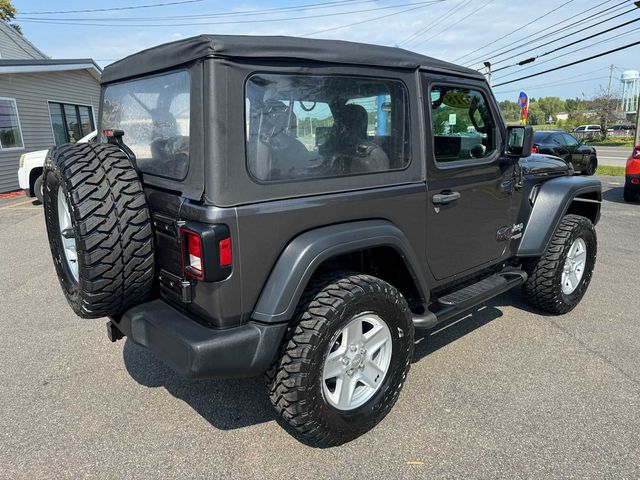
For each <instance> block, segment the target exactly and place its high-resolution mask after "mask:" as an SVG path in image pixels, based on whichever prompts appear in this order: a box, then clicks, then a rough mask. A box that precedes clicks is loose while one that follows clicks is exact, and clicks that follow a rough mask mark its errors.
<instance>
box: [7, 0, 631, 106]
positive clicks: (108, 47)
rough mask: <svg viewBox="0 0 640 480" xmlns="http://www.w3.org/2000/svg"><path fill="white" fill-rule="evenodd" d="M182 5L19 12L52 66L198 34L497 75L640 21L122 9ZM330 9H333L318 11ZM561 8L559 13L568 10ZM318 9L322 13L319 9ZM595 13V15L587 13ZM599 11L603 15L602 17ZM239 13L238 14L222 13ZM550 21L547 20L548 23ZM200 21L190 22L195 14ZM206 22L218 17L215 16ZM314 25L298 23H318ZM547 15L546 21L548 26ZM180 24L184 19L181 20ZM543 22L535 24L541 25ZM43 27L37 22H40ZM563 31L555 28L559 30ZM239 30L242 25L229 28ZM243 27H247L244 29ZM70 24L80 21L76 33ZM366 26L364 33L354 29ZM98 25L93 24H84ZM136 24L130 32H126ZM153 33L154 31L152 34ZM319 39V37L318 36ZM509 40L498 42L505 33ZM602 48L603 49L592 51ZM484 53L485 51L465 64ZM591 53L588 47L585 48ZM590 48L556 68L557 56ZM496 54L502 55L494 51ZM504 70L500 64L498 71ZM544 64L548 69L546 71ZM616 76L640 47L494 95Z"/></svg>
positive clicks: (361, 8)
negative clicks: (364, 51) (392, 54)
mask: <svg viewBox="0 0 640 480" xmlns="http://www.w3.org/2000/svg"><path fill="white" fill-rule="evenodd" d="M171 1H174V2H175V1H184V0H109V1H108V2H104V1H100V2H98V1H88V0H84V1H79V0H66V1H65V2H51V1H50V0H48V1H46V0H14V2H13V3H14V5H15V6H16V8H17V9H18V13H19V17H18V23H19V24H20V25H21V26H22V29H23V32H24V34H25V36H26V37H27V38H29V40H31V41H32V42H33V43H34V44H35V45H36V46H38V47H39V48H40V49H41V50H43V51H44V52H45V53H46V54H48V55H50V56H51V57H53V58H85V57H91V58H94V59H96V60H97V61H98V63H99V64H100V65H102V66H104V65H107V64H108V63H110V62H111V61H114V60H117V59H119V58H122V57H124V56H126V55H128V54H131V53H134V52H136V51H138V50H141V49H144V48H147V47H150V46H153V45H158V44H160V43H165V42H169V41H172V40H176V39H180V38H185V37H189V36H192V35H197V34H200V33H224V34H232V33H235V34H255V35H308V36H311V37H313V38H332V39H341V40H351V41H360V42H368V43H377V44H381V45H391V46H393V45H398V44H399V45H401V46H402V47H404V48H408V49H410V50H414V51H416V52H419V53H422V54H425V55H430V56H433V57H436V58H441V59H443V60H448V61H453V60H456V59H458V60H457V61H456V63H463V64H465V63H468V62H469V61H471V60H476V59H477V60H478V61H479V62H480V63H475V64H474V68H481V67H482V65H481V63H482V61H483V60H486V59H487V58H491V59H492V60H493V62H494V63H495V64H496V65H495V67H494V68H499V67H503V66H510V65H511V64H513V63H516V62H518V61H520V60H523V59H526V58H529V57H530V56H532V55H537V54H541V53H545V52H547V51H549V50H550V49H554V48H557V47H559V46H562V45H564V44H567V43H570V42H572V41H576V40H580V39H581V38H584V37H587V36H588V35H590V34H593V33H596V32H599V31H601V30H605V29H607V28H611V27H615V26H618V25H621V24H623V23H625V22H627V21H631V20H633V19H635V18H639V17H640V9H636V10H635V11H634V12H632V13H627V14H625V15H622V16H620V17H618V18H616V19H611V20H610V21H608V22H606V23H603V24H602V25H599V26H594V27H593V28H591V29H588V28H586V27H588V26H589V25H593V24H594V23H596V22H597V21H602V20H605V19H607V18H609V17H611V16H614V15H616V14H618V13H620V14H621V13H623V12H625V11H626V10H630V9H633V8H634V5H633V3H632V1H631V0H627V2H626V3H624V4H621V2H622V1H623V0H610V1H605V0H586V1H585V0H572V1H568V2H567V0H561V1H560V0H536V1H535V2H533V1H527V0H515V1H514V0H442V1H440V2H437V3H431V4H428V2H427V1H426V0H300V1H289V0H279V1H276V0H267V1H244V2H243V1H240V2H222V1H217V0H201V1H199V0H189V2H190V3H182V4H180V5H165V6H161V7H153V8H139V9H124V7H131V6H140V5H149V4H159V3H169V2H171ZM328 1H334V2H339V1H342V2H343V3H342V4H338V3H335V4H333V5H331V6H327V5H318V4H321V3H326V2H328ZM565 3H566V5H564V6H562V7H561V8H559V9H558V10H556V11H554V12H551V10H553V9H557V8H558V7H559V6H561V5H563V4H565ZM312 4H314V5H315V6H311V5H312ZM289 7H300V8H296V9H290V10H286V11H280V12H277V11H276V12H271V13H268V14H262V15H260V16H257V15H255V14H245V13H241V14H239V12H248V11H252V10H265V9H277V8H289ZM101 8H118V9H119V10H115V11H108V12H78V13H66V14H51V13H50V14H41V15H37V13H40V12H48V11H63V10H64V11H69V10H87V9H101ZM590 8H593V9H592V10H591V11H589V12H587V13H583V14H582V15H580V13H581V12H585V11H587V10H588V9H590ZM598 12H603V13H602V14H601V15H600V16H599V17H598V16H596V15H595V14H597V13H598ZM221 13H222V14H228V13H235V15H234V16H228V15H227V16H219V14H221ZM545 14H547V15H546V16H543V15H545ZM193 15H196V16H199V17H189V16H193ZM201 15H218V16H210V17H207V18H203V17H201ZM311 16H313V17H314V18H300V17H311ZM541 16H543V18H540V17H541ZM181 17H182V18H181ZM533 19H537V20H533ZM35 20H37V21H35ZM580 20H582V24H581V26H580V28H573V29H570V28H569V29H567V30H565V31H564V33H565V34H569V33H573V32H578V33H576V34H575V35H571V36H568V37H566V38H564V39H561V40H560V41H558V42H555V43H552V44H550V45H548V46H546V47H542V48H539V49H535V50H533V51H531V52H525V51H526V50H528V49H529V48H532V47H534V46H536V45H539V44H540V43H546V42H548V41H550V40H554V39H558V38H562V37H560V36H559V34H558V35H556V36H553V37H549V38H547V39H545V40H540V41H539V42H537V43H535V42H533V40H535V39H538V38H539V37H541V36H542V35H545V34H546V33H548V32H550V31H553V30H556V29H559V28H562V27H568V26H570V25H571V23H572V22H578V21H580ZM563 21H564V22H565V23H561V24H559V25H557V26H553V25H555V24H558V23H559V22H563ZM230 22H234V23H230ZM239 22H242V23H239ZM68 23H75V24H74V25H69V24H68ZM353 23H358V24H357V25H352V26H347V27H345V25H349V24H353ZM78 24H91V25H78ZM123 25H129V26H123ZM153 25H155V26H153ZM639 25H640V22H639V23H633V24H630V25H628V26H626V27H621V28H618V29H617V30H615V31H612V32H610V33H608V34H605V35H602V36H599V37H596V38H594V39H592V40H589V41H586V42H584V43H579V44H577V45H575V46H573V47H569V48H565V49H563V50H560V51H558V52H556V53H553V54H550V55H548V56H545V57H541V58H539V59H537V60H536V61H535V62H534V63H532V64H530V65H526V66H522V67H516V68H508V69H506V70H505V71H502V72H496V73H495V74H494V84H497V83H500V82H501V81H508V80H511V79H515V78H518V77H520V76H524V75H527V74H531V73H535V72H538V71H541V70H546V69H548V68H553V67H555V66H557V65H562V64H564V63H567V62H572V61H575V60H578V59H580V58H584V57H588V56H591V55H594V54H597V53H600V52H604V51H606V50H611V49H614V48H616V47H619V46H622V45H625V44H628V43H633V42H636V41H640V28H639ZM316 32H317V33H316ZM507 34H508V36H506V37H505V38H502V39H500V37H503V36H505V35H507ZM594 42H602V43H600V44H598V45H594V46H589V45H590V44H591V43H594ZM511 43H513V45H512V47H509V48H513V47H519V49H518V50H515V51H514V52H512V53H508V54H506V55H503V56H501V57H496V55H497V54H498V53H500V51H501V50H505V49H506V48H507V46H508V44H511ZM480 47H485V48H483V49H481V50H479V51H478V52H476V53H474V54H472V55H467V56H466V57H463V58H461V59H459V57H461V56H463V55H465V54H468V53H469V52H471V51H473V50H475V49H478V48H480ZM585 47H586V48H585ZM579 48H582V50H581V51H579V52H575V53H569V54H568V55H565V56H563V57H561V58H557V59H556V60H554V57H556V56H559V55H562V54H565V53H568V52H572V51H573V50H577V49H579ZM495 50H498V51H497V52H495V53H492V52H493V51H495ZM498 62H501V63H498ZM543 62H546V63H543ZM611 64H613V65H614V66H615V68H614V70H613V78H612V88H613V89H617V88H618V87H619V79H620V74H621V72H622V71H623V70H627V69H637V70H640V46H636V47H632V48H630V49H627V50H624V51H621V52H617V53H614V54H611V55H608V56H606V57H602V58H598V59H595V60H592V61H589V62H587V63H583V64H581V65H576V66H573V67H569V68H566V69H564V70H560V71H558V72H554V73H550V74H547V75H542V76H539V77H535V78H531V79H528V80H522V81H518V82H515V83H512V84H509V85H505V86H500V87H495V88H494V92H495V93H496V96H497V97H498V99H499V100H503V99H510V100H514V101H515V100H517V96H518V92H519V91H520V90H525V91H527V93H528V94H529V96H530V97H540V96H547V95H556V96H559V97H562V98H567V97H576V96H578V97H582V96H585V97H587V98H588V97H591V96H593V95H594V94H595V93H597V92H598V91H599V90H600V89H601V88H607V86H608V82H609V73H610V71H609V66H610V65H611Z"/></svg>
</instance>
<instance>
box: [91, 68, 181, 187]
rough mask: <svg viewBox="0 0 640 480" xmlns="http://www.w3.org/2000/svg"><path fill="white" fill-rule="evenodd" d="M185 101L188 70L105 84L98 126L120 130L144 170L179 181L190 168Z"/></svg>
mask: <svg viewBox="0 0 640 480" xmlns="http://www.w3.org/2000/svg"><path fill="white" fill-rule="evenodd" d="M189 106H190V76H189V72H188V71H186V70H181V71H178V72H172V73H167V74H163V75H154V76H151V77H145V78H141V79H137V80H132V81H128V82H122V83H117V84H113V85H109V86H107V87H106V89H105V91H104V100H103V104H102V129H118V130H122V131H124V134H125V136H124V142H125V143H126V145H127V146H128V147H129V148H130V149H131V150H132V151H133V153H134V154H135V156H136V163H137V166H138V168H139V169H140V170H141V171H142V172H145V173H150V174H153V175H159V176H162V177H169V178H172V179H175V180H183V179H184V178H185V177H186V175H187V171H188V169H189V120H190V115H189V114H190V110H189Z"/></svg>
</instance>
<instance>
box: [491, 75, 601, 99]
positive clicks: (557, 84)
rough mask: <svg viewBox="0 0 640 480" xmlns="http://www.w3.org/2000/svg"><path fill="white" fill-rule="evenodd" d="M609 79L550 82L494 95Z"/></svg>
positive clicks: (596, 78) (503, 91) (595, 78)
mask: <svg viewBox="0 0 640 480" xmlns="http://www.w3.org/2000/svg"><path fill="white" fill-rule="evenodd" d="M608 78H609V77H608V76H606V75H605V76H603V77H592V78H584V79H582V80H570V81H568V82H549V83H540V84H538V85H526V86H523V87H522V88H518V89H515V90H501V91H494V92H493V93H494V94H495V95H504V94H505V93H517V92H519V91H521V90H524V89H527V90H530V89H533V88H544V87H555V86H564V85H573V84H576V83H586V82H593V81H596V80H607V79H608Z"/></svg>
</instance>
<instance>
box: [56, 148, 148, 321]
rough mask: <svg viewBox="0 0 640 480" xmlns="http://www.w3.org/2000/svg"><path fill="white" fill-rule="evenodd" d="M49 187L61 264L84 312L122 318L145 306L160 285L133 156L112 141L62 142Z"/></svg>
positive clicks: (63, 279) (69, 294)
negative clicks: (129, 155) (155, 275)
mask: <svg viewBox="0 0 640 480" xmlns="http://www.w3.org/2000/svg"><path fill="white" fill-rule="evenodd" d="M43 184H44V187H43V196H44V210H45V221H46V225H47V234H48V236H49V245H50V246H51V254H52V256H53V262H54V264H55V267H56V272H57V274H58V279H59V280H60V284H61V286H62V290H63V292H64V294H65V296H66V298H67V301H68V302H69V304H70V305H71V307H72V308H73V310H74V311H75V312H76V314H78V315H79V316H81V317H83V318H98V317H104V316H110V315H117V314H119V313H122V312H124V311H126V310H127V309H129V308H131V307H132V306H134V305H136V304H139V303H142V302H143V301H144V300H145V299H146V298H147V297H148V296H149V294H150V293H151V289H152V286H153V279H154V258H153V229H152V224H151V214H150V212H149V208H148V206H147V203H146V199H145V197H144V193H143V190H142V185H141V183H140V180H139V179H138V175H137V173H136V171H135V169H134V168H133V165H132V164H131V161H130V160H129V158H128V157H127V156H126V155H125V154H124V152H122V151H121V150H120V149H119V148H118V147H117V146H115V145H111V144H104V143H84V144H65V145H60V146H58V147H56V148H54V149H53V150H52V151H51V153H50V155H49V156H48V157H47V160H46V162H45V167H44V174H43Z"/></svg>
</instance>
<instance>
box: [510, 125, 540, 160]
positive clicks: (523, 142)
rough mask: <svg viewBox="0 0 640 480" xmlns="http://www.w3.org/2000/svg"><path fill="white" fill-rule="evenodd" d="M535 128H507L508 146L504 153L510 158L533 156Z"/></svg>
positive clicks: (519, 126)
mask: <svg viewBox="0 0 640 480" xmlns="http://www.w3.org/2000/svg"><path fill="white" fill-rule="evenodd" d="M532 147H533V128H532V127H525V126H524V125H512V126H508V127H507V146H506V151H505V152H504V153H505V154H506V155H507V156H509V157H517V158H523V157H528V156H529V155H531V148H532Z"/></svg>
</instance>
